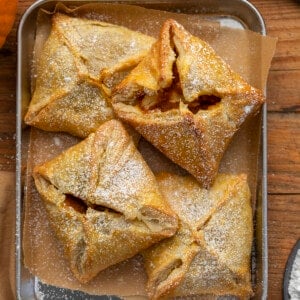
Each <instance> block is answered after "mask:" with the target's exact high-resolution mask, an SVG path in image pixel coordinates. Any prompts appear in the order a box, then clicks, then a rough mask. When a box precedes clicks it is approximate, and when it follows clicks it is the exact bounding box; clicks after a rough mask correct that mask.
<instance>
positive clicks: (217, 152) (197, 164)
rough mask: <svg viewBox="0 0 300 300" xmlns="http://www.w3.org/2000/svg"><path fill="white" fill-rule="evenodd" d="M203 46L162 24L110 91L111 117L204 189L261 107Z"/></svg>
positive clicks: (255, 93) (257, 94) (257, 96)
mask: <svg viewBox="0 0 300 300" xmlns="http://www.w3.org/2000/svg"><path fill="white" fill-rule="evenodd" d="M264 100H265V99H264V97H263V95H262V92H261V91H260V90H258V89H256V88H254V87H252V86H250V85H249V84H248V83H247V82H246V81H245V80H243V79H242V78H241V76H239V75H238V74H237V73H235V72H234V71H232V70H231V68H230V67H229V66H228V65H227V64H226V63H225V62H224V61H223V60H222V59H221V58H220V57H219V56H218V55H217V54H216V53H215V51H214V50H213V49H212V47H210V46H209V45H208V44H207V43H206V42H204V41H202V40H201V39H199V38H198V37H195V36H193V35H191V34H190V33H189V32H187V31H186V30H185V29H184V28H183V27H182V26H181V25H180V24H178V23H177V22H176V21H174V20H167V21H166V22H165V23H164V24H163V26H162V29H161V32H160V36H159V39H158V41H157V42H156V43H155V44H154V45H153V46H152V48H151V50H150V52H149V53H148V55H147V56H146V57H144V58H143V60H142V61H141V62H140V63H139V64H138V66H137V67H136V68H134V69H133V70H132V71H131V72H130V73H129V75H128V76H127V77H126V78H125V79H124V80H123V81H122V82H121V83H120V84H119V85H117V86H116V88H115V89H114V91H113V94H112V103H113V108H114V111H115V113H116V114H117V116H118V117H119V118H120V119H122V120H123V121H125V122H127V123H129V124H130V125H132V126H133V127H134V128H135V129H136V130H137V131H138V132H139V133H141V134H142V135H143V136H144V137H145V138H146V139H147V140H148V141H149V142H151V143H152V144H153V145H154V146H155V147H157V148H158V149H159V150H160V151H161V152H163V153H164V154H165V155H166V156H168V157H169V158H170V159H171V160H173V162H175V163H177V164H178V165H180V166H181V167H183V168H184V169H186V170H187V171H188V172H189V173H191V174H192V175H193V176H195V178H196V179H197V180H198V181H199V182H200V183H201V184H202V186H204V187H209V186H210V185H211V184H212V183H213V181H214V178H215V177H216V175H217V172H218V167H219V163H220V161H221V158H222V156H223V154H224V152H225V150H226V148H227V146H228V144H229V142H230V140H231V139H232V137H233V135H234V134H235V132H236V131H237V130H238V129H239V128H240V126H241V124H242V123H243V122H244V121H245V119H246V118H247V117H248V116H250V115H254V114H255V113H257V112H258V111H259V108H260V107H261V105H262V104H263V102H264Z"/></svg>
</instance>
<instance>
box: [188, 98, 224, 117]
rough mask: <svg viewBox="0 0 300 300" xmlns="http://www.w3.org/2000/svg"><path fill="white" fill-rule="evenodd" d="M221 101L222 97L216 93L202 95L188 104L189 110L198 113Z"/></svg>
mask: <svg viewBox="0 0 300 300" xmlns="http://www.w3.org/2000/svg"><path fill="white" fill-rule="evenodd" d="M220 101H221V98H220V97H217V96H214V95H202V96H199V97H198V98H197V99H196V100H194V101H193V102H191V103H189V104H188V108H189V110H190V111H191V112H192V113H193V114H196V113H197V112H198V111H199V110H200V109H201V110H207V109H209V107H211V106H214V105H215V104H217V103H219V102H220Z"/></svg>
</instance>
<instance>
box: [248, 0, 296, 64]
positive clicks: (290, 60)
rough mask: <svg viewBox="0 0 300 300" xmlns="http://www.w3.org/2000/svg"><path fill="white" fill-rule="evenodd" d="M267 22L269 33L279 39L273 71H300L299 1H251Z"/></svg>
mask: <svg viewBox="0 0 300 300" xmlns="http://www.w3.org/2000/svg"><path fill="white" fill-rule="evenodd" d="M251 2H252V3H253V4H254V5H255V6H256V7H257V8H258V10H259V11H260V12H261V14H262V16H263V18H264V19H265V20H266V22H265V23H266V27H267V33H268V35H270V36H273V37H278V43H277V49H276V52H275V56H274V59H273V62H272V66H271V70H299V69H300V22H299V20H300V3H299V1H296V0H295V1H282V0H277V1H276V0H272V1H262V0H261V1H257V0H255V1H254V0H253V1H251Z"/></svg>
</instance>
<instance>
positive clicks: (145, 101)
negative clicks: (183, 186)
mask: <svg viewBox="0 0 300 300" xmlns="http://www.w3.org/2000/svg"><path fill="white" fill-rule="evenodd" d="M137 98H138V103H139V106H140V108H141V109H142V111H144V112H147V111H151V110H160V111H161V112H166V111H168V110H171V109H179V105H180V102H182V103H184V104H186V105H187V108H188V109H189V110H190V111H191V112H192V113H193V114H196V113H197V112H198V111H199V110H207V109H209V108H210V107H211V106H214V105H215V104H217V103H219V102H220V101H221V98H219V97H217V96H215V95H201V96H199V97H198V98H197V99H195V100H194V101H192V102H188V103H187V102H186V101H185V99H184V96H183V92H182V88H181V84H180V78H179V73H178V70H177V66H176V63H174V64H173V80H172V84H171V86H170V87H168V88H165V89H162V90H159V91H158V92H157V94H154V95H147V94H145V93H141V94H140V95H138V97H137Z"/></svg>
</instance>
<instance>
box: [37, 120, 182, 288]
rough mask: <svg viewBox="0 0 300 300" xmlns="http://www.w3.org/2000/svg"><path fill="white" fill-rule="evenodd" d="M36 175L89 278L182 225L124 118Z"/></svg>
mask: <svg viewBox="0 0 300 300" xmlns="http://www.w3.org/2000/svg"><path fill="white" fill-rule="evenodd" d="M34 179H35V184H36V187H37V190H38V192H39V193H40V195H41V196H42V199H43V200H44V204H45V206H46V209H47V212H48V215H49V218H50V221H51V224H52V226H53V228H54V230H55V232H56V234H57V236H58V238H59V240H60V241H61V243H62V245H63V248H64V252H65V255H66V257H67V259H68V261H69V263H70V269H71V270H72V272H73V273H74V275H75V276H76V278H77V279H78V280H79V281H81V282H87V281H89V280H90V279H91V278H93V277H94V276H96V274H97V273H98V272H99V271H101V270H103V269H104V268H107V267H108V266H110V265H112V264H115V263H118V262H120V261H122V260H125V259H127V258H129V257H132V256H134V255H135V254H137V253H138V252H139V251H141V250H142V249H145V248H147V247H149V246H150V245H152V244H153V243H155V242H158V241H159V240H161V239H163V238H166V237H170V236H171V235H173V234H174V233H175V231H176V229H177V216H176V215H175V213H174V212H173V211H172V210H171V209H170V207H169V206H168V204H167V202H166V201H165V200H164V198H163V197H162V195H161V194H160V192H159V189H158V186H157V183H156V180H155V177H154V175H153V174H152V172H151V171H150V169H149V168H148V166H147V164H146V163H145V162H144V160H143V158H142V156H141V155H140V153H139V152H138V150H137V149H136V148H135V146H134V144H133V142H132V139H131V138H130V137H129V136H128V134H127V132H126V130H125V129H124V128H123V126H122V124H121V123H120V122H119V121H116V120H111V121H108V122H106V123H104V124H103V125H102V126H100V128H99V129H98V130H97V131H96V132H95V133H92V134H90V135H89V136H88V138H86V139H85V140H83V141H82V142H80V143H79V144H77V145H75V146H73V147H71V148H69V149H68V150H67V151H65V152H63V153H62V154H61V155H59V156H57V157H56V158H54V159H52V160H51V161H49V162H46V163H44V164H43V165H41V166H37V167H36V168H35V169H34Z"/></svg>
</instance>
